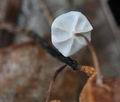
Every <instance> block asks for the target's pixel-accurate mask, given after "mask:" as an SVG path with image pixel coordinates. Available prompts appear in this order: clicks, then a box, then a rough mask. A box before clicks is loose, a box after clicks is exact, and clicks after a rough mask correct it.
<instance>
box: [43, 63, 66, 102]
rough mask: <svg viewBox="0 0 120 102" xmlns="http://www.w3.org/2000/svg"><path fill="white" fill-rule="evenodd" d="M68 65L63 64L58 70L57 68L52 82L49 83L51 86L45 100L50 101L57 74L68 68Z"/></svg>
mask: <svg viewBox="0 0 120 102" xmlns="http://www.w3.org/2000/svg"><path fill="white" fill-rule="evenodd" d="M66 66H67V65H63V66H61V67H60V68H59V69H58V70H56V72H55V74H54V76H53V78H52V80H51V82H50V84H49V88H48V92H47V97H46V100H45V102H49V99H50V95H51V91H52V89H53V86H54V83H55V81H56V78H57V76H58V75H59V74H60V72H62V71H63V70H64V69H65V68H66Z"/></svg>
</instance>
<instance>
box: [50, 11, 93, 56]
mask: <svg viewBox="0 0 120 102" xmlns="http://www.w3.org/2000/svg"><path fill="white" fill-rule="evenodd" d="M92 30H93V27H92V26H91V24H90V23H89V21H88V19H87V18H86V17H85V16H84V15H83V14H82V13H80V12H77V11H70V12H68V13H65V14H62V15H60V16H58V17H57V18H56V19H55V20H54V21H53V23H52V28H51V31H52V43H53V45H54V46H55V47H56V48H57V49H58V51H59V52H61V53H62V54H63V55H64V56H65V57H68V56H71V55H73V54H75V53H76V52H78V51H79V50H80V49H81V48H83V47H84V46H86V45H87V43H86V41H85V39H84V38H83V37H82V36H77V35H76V34H78V33H79V34H81V35H84V36H85V37H87V38H88V40H89V41H90V40H91V31H92Z"/></svg>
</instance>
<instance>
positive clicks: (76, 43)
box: [51, 11, 105, 87]
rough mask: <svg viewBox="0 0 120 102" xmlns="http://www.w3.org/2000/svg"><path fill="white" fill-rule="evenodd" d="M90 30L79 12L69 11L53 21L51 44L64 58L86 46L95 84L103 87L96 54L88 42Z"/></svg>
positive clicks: (89, 26)
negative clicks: (95, 73)
mask: <svg viewBox="0 0 120 102" xmlns="http://www.w3.org/2000/svg"><path fill="white" fill-rule="evenodd" d="M92 30H93V27H92V25H91V24H90V23H89V21H88V19H87V18H86V17H85V16H84V15H83V14H82V13H81V12H77V11H70V12H68V13H65V14H62V15H60V16H58V17H57V18H56V19H55V20H54V21H53V23H52V27H51V32H52V43H53V45H54V46H55V48H57V49H58V51H59V52H61V53H62V54H63V55H64V56H65V57H68V56H71V55H73V54H75V53H76V52H78V51H79V50H80V49H82V48H83V47H84V46H86V45H88V48H89V50H90V52H91V55H92V59H93V64H94V67H95V68H96V72H97V79H96V83H97V84H98V85H100V86H103V87H104V86H105V85H104V84H103V80H102V77H103V76H102V73H101V70H100V66H99V61H98V58H97V54H96V51H95V49H94V47H93V45H92V44H91V42H90V41H91V31H92Z"/></svg>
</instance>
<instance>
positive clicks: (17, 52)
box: [0, 0, 120, 102]
mask: <svg viewBox="0 0 120 102" xmlns="http://www.w3.org/2000/svg"><path fill="white" fill-rule="evenodd" d="M70 10H77V11H80V12H82V13H83V14H85V15H86V16H87V17H88V19H89V21H90V22H91V23H92V25H93V27H94V30H93V32H92V44H93V45H94V47H95V48H96V50H97V55H98V57H99V61H100V65H101V70H102V72H103V75H104V76H105V77H119V75H120V69H119V66H120V47H119V45H120V29H119V26H120V19H119V18H120V7H119V2H118V0H0V20H5V21H7V22H10V23H12V24H13V25H17V26H20V27H28V28H29V29H32V30H34V31H35V32H37V33H38V34H39V36H41V37H44V38H46V39H47V40H49V41H50V36H51V35H50V26H51V22H52V20H54V18H55V17H57V16H58V15H60V14H62V13H65V12H68V11H70ZM0 47H1V48H0V83H1V84H0V102H43V101H44V100H45V96H46V92H47V88H48V85H49V82H50V79H51V78H52V75H53V73H54V72H55V70H56V69H57V68H59V67H60V66H61V65H62V63H61V62H59V61H58V60H56V59H54V58H53V57H52V56H51V55H49V54H48V53H46V52H45V51H44V49H42V48H40V47H38V46H37V45H36V44H35V43H34V41H31V39H30V38H28V37H26V36H23V35H21V34H18V35H15V34H9V32H6V31H0ZM73 58H74V59H77V60H78V61H79V62H80V63H81V64H84V65H92V60H91V55H90V53H89V51H88V49H87V47H86V48H83V49H82V50H81V51H80V52H78V53H77V54H76V55H74V56H73ZM86 78H87V77H86V76H85V75H84V74H83V73H79V72H73V71H72V70H71V69H70V68H68V69H67V70H65V71H64V72H62V73H61V74H60V75H59V77H58V78H57V82H56V83H55V88H54V90H53V93H52V96H51V99H60V100H62V102H78V97H79V94H80V91H81V89H82V87H83V85H84V83H85V80H86Z"/></svg>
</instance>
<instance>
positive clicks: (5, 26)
mask: <svg viewBox="0 0 120 102" xmlns="http://www.w3.org/2000/svg"><path fill="white" fill-rule="evenodd" d="M0 25H1V26H0V29H1V30H7V31H9V32H11V33H13V32H14V33H15V34H17V33H21V34H24V35H27V36H28V37H31V38H32V39H34V41H35V42H37V44H39V45H40V46H42V48H43V49H45V50H46V51H47V52H48V53H49V54H50V55H52V56H53V57H55V58H57V59H58V60H60V61H62V62H63V63H65V64H67V65H68V66H70V67H71V68H72V69H73V70H75V69H77V68H78V65H79V64H78V62H77V61H76V60H74V59H72V58H70V57H64V56H63V55H62V54H61V53H60V52H59V51H58V50H57V49H56V48H54V47H53V46H50V45H49V43H48V41H47V40H45V39H44V38H42V37H40V36H39V34H37V33H36V32H34V31H31V30H28V29H24V28H19V27H15V26H12V25H10V24H6V23H4V22H1V23H0ZM80 66H81V65H79V67H80Z"/></svg>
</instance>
